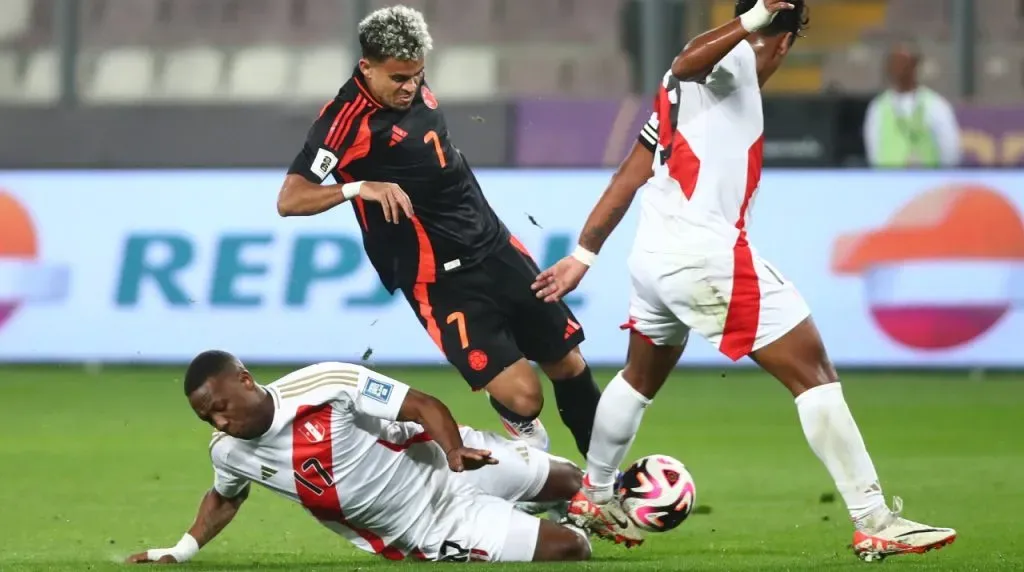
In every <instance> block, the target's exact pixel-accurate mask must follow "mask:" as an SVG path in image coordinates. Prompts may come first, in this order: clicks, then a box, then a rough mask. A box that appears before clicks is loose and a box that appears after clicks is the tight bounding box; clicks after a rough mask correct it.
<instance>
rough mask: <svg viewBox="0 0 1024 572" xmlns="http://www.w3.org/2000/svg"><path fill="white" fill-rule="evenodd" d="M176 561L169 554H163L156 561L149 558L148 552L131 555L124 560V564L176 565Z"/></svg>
mask: <svg viewBox="0 0 1024 572" xmlns="http://www.w3.org/2000/svg"><path fill="white" fill-rule="evenodd" d="M177 563H178V561H177V560H175V559H174V557H173V556H171V555H170V554H164V555H163V556H161V557H160V558H158V559H156V560H151V559H150V558H149V551H148V550H147V551H146V552H139V553H138V554H132V555H131V556H129V557H128V558H127V559H126V560H125V564H177Z"/></svg>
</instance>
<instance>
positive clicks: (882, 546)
mask: <svg viewBox="0 0 1024 572" xmlns="http://www.w3.org/2000/svg"><path fill="white" fill-rule="evenodd" d="M892 504H893V510H892V511H889V512H888V514H883V515H881V517H880V518H879V519H878V524H873V523H868V525H867V526H865V527H863V528H862V527H858V529H857V530H856V531H855V532H854V533H853V552H854V554H856V555H857V557H859V558H860V559H861V560H863V561H865V562H878V561H880V560H882V559H884V558H885V557H886V556H897V555H900V554H924V553H925V552H928V551H930V550H938V549H939V548H942V547H943V546H947V545H949V544H952V543H953V541H954V540H956V531H955V530H953V529H952V528H938V527H934V526H928V525H927V524H921V523H919V522H914V521H912V520H907V519H905V518H903V517H902V516H900V513H902V512H903V499H901V498H899V497H894V498H893V503H892Z"/></svg>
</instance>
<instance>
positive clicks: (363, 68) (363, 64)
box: [359, 58, 373, 76]
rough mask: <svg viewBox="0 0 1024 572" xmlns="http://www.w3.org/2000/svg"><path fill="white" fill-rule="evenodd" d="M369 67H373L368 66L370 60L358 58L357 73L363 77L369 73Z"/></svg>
mask: <svg viewBox="0 0 1024 572" xmlns="http://www.w3.org/2000/svg"><path fill="white" fill-rule="evenodd" d="M371 67H373V66H371V65H370V60H368V59H366V58H359V71H360V72H362V73H363V75H364V76H365V75H367V74H368V73H370V68H371Z"/></svg>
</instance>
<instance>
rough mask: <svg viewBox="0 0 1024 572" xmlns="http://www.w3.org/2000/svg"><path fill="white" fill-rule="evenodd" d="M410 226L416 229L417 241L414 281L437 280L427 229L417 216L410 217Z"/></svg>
mask: <svg viewBox="0 0 1024 572" xmlns="http://www.w3.org/2000/svg"><path fill="white" fill-rule="evenodd" d="M411 220H412V226H413V228H414V229H415V230H416V240H417V241H418V242H419V245H420V249H419V265H418V267H417V268H416V282H417V283H418V284H429V283H433V282H434V281H435V280H437V261H436V260H435V259H434V247H433V245H431V244H430V237H429V236H427V229H425V228H423V223H422V222H420V219H419V217H416V216H413V217H412V219H411Z"/></svg>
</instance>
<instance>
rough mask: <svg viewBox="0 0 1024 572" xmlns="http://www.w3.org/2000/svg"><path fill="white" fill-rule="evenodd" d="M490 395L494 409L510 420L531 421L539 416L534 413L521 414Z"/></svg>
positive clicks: (518, 421)
mask: <svg viewBox="0 0 1024 572" xmlns="http://www.w3.org/2000/svg"><path fill="white" fill-rule="evenodd" d="M488 397H489V398H490V399H491V407H493V408H494V410H495V411H497V412H498V415H501V416H502V417H504V418H505V419H508V420H509V421H512V422H515V423H530V422H531V421H533V420H534V419H536V418H537V416H536V415H534V416H533V417H527V416H525V415H520V414H518V413H516V412H515V411H512V410H511V409H509V408H508V407H505V406H504V405H502V404H501V402H500V401H498V400H497V399H495V398H494V397H493V396H490V395H489V396H488Z"/></svg>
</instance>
